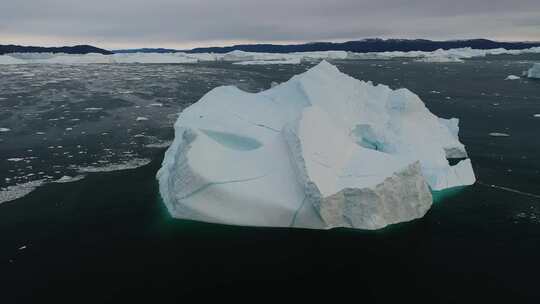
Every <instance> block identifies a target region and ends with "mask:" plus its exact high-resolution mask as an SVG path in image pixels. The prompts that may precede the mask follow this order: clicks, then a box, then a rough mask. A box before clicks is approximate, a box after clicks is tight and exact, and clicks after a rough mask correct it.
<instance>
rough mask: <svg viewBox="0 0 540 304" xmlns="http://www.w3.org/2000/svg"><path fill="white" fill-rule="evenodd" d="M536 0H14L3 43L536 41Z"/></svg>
mask: <svg viewBox="0 0 540 304" xmlns="http://www.w3.org/2000/svg"><path fill="white" fill-rule="evenodd" d="M539 20H540V1H538V0H513V1H509V0H450V1H448V0H378V1H371V0H336V1H323V0H273V1H261V0H153V1H147V0H144V1H143V0H107V1H104V0H93V1H80V0H19V1H9V2H8V1H6V3H3V4H2V9H1V10H0V37H2V39H1V41H0V44H2V43H22V44H44V45H60V44H62V45H63V44H66V45H68V44H76V43H91V44H96V45H98V46H102V47H106V48H118V47H158V46H163V47H179V48H182V47H193V46H203V45H213V44H218V45H223V44H229V43H239V42H250V41H253V42H254V41H257V42H259V41H268V42H303V41H317V40H318V41H321V40H347V39H359V38H365V37H401V38H405V37H406V38H420V37H421V38H432V39H453V38H478V37H486V38H493V39H500V40H540V22H539Z"/></svg>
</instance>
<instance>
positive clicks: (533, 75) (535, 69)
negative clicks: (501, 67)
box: [527, 63, 540, 79]
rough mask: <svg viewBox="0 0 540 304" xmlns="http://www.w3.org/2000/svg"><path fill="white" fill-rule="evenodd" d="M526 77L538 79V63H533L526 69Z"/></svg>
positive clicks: (539, 65)
mask: <svg viewBox="0 0 540 304" xmlns="http://www.w3.org/2000/svg"><path fill="white" fill-rule="evenodd" d="M527 77H529V78H536V79H540V63H535V64H534V65H533V66H532V68H530V69H529V70H528V71H527Z"/></svg>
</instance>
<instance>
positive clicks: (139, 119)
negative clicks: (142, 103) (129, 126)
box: [136, 116, 148, 121]
mask: <svg viewBox="0 0 540 304" xmlns="http://www.w3.org/2000/svg"><path fill="white" fill-rule="evenodd" d="M136 120H137V121H147V120H148V118H147V117H142V116H139V117H137V119H136Z"/></svg>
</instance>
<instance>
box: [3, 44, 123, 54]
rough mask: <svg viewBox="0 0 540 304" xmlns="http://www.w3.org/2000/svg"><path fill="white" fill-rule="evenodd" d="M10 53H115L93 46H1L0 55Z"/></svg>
mask: <svg viewBox="0 0 540 304" xmlns="http://www.w3.org/2000/svg"><path fill="white" fill-rule="evenodd" d="M9 53H66V54H88V53H99V54H104V55H111V54H113V52H111V51H107V50H104V49H100V48H97V47H95V46H91V45H76V46H62V47H41V46H21V45H13V44H10V45H1V44H0V55H4V54H9Z"/></svg>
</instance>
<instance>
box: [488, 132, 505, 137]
mask: <svg viewBox="0 0 540 304" xmlns="http://www.w3.org/2000/svg"><path fill="white" fill-rule="evenodd" d="M489 136H493V137H509V136H510V134H506V133H500V132H493V133H489Z"/></svg>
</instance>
